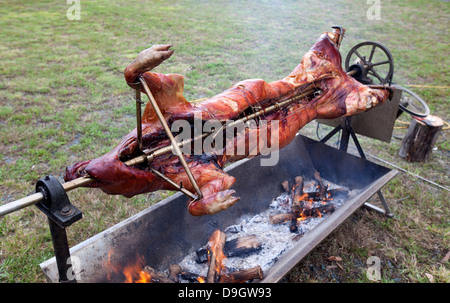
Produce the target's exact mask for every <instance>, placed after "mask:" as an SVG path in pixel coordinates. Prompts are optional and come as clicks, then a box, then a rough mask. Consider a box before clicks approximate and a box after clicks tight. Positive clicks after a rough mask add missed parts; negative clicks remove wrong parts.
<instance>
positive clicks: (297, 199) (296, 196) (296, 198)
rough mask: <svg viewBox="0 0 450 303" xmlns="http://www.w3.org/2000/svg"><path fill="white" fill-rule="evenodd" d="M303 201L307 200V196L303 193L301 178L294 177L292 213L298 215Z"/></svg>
mask: <svg viewBox="0 0 450 303" xmlns="http://www.w3.org/2000/svg"><path fill="white" fill-rule="evenodd" d="M305 199H306V200H307V199H308V194H304V193H303V177H295V183H294V186H293V188H292V193H291V200H292V205H291V209H292V211H293V212H295V213H300V212H301V211H302V209H303V205H304V200H305Z"/></svg>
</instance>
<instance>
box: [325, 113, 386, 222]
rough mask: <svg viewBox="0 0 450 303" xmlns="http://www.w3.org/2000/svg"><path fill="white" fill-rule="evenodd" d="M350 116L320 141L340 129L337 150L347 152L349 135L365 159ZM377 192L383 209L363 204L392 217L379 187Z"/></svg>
mask: <svg viewBox="0 0 450 303" xmlns="http://www.w3.org/2000/svg"><path fill="white" fill-rule="evenodd" d="M351 118H352V117H346V118H344V119H343V120H342V121H341V124H340V125H338V126H336V127H335V128H334V129H333V130H332V131H331V132H330V133H329V134H328V135H326V136H325V137H324V138H323V139H322V140H320V142H322V143H325V142H327V141H328V140H329V139H331V137H333V136H334V135H335V134H336V133H338V132H339V131H340V130H342V135H341V143H340V145H339V150H342V151H345V152H347V149H348V143H349V140H350V136H351V137H352V139H353V142H354V143H355V145H356V149H357V150H358V153H359V155H360V156H361V158H363V159H366V155H365V154H364V152H363V150H362V147H361V145H360V144H359V141H358V138H357V137H356V133H355V131H354V130H353V127H352V126H351V120H352V119H351ZM377 194H378V197H379V198H380V200H381V204H383V208H384V209H381V208H379V207H377V206H375V205H372V204H370V203H367V202H365V203H364V206H365V207H366V208H368V209H371V210H375V211H377V212H379V213H381V214H383V215H385V216H386V217H388V218H393V217H394V214H393V213H392V212H391V211H390V209H389V206H388V204H387V201H386V199H385V198H384V195H383V193H382V192H381V189H380V190H379V191H378V192H377Z"/></svg>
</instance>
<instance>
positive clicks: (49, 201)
mask: <svg viewBox="0 0 450 303" xmlns="http://www.w3.org/2000/svg"><path fill="white" fill-rule="evenodd" d="M36 191H37V192H41V193H42V194H43V196H44V200H43V201H41V202H39V203H37V204H36V206H37V207H38V208H39V209H40V210H41V211H42V212H43V213H44V214H46V215H47V217H48V224H49V227H50V233H51V235H52V241H53V250H54V252H55V258H56V265H57V268H58V274H59V282H62V283H67V282H77V281H76V280H75V279H74V274H73V272H71V268H72V262H71V259H70V251H69V243H68V242H67V234H66V227H68V226H70V225H71V224H72V223H74V222H76V221H78V220H80V219H81V218H82V213H81V211H79V210H78V209H77V208H76V207H75V206H73V205H72V204H71V203H70V201H69V198H68V196H67V194H66V191H65V189H64V188H63V187H62V185H61V183H60V182H59V181H58V180H57V179H56V178H54V177H53V176H46V177H45V178H42V179H40V180H39V181H38V182H37V183H36ZM69 273H71V275H70V276H68V274H69Z"/></svg>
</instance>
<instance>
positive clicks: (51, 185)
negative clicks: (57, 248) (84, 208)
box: [36, 175, 83, 228]
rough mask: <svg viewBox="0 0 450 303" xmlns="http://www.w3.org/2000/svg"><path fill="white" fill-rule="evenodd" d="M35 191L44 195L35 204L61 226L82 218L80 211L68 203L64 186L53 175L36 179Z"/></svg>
mask: <svg viewBox="0 0 450 303" xmlns="http://www.w3.org/2000/svg"><path fill="white" fill-rule="evenodd" d="M36 191H37V192H41V193H42V194H43V196H44V200H43V201H41V202H38V203H36V206H37V207H38V208H39V209H40V210H41V211H42V212H43V213H44V214H46V215H47V217H49V218H50V219H51V220H52V221H54V222H55V223H56V224H58V225H59V226H60V227H61V228H64V227H67V226H69V225H71V224H72V223H74V222H76V221H78V220H80V219H81V218H82V216H83V215H82V213H81V211H80V210H79V209H77V208H76V207H75V206H73V205H72V204H71V203H70V201H69V197H68V196H67V193H66V191H65V189H64V187H63V186H62V185H61V183H60V182H59V181H58V180H57V179H56V178H55V177H53V176H51V175H48V176H46V177H44V178H42V179H40V180H39V181H37V183H36Z"/></svg>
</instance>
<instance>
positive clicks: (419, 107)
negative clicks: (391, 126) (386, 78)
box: [392, 84, 430, 118]
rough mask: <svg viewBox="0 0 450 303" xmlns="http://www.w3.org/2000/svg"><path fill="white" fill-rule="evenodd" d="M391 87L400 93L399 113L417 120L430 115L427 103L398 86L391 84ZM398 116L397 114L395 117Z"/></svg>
mask: <svg viewBox="0 0 450 303" xmlns="http://www.w3.org/2000/svg"><path fill="white" fill-rule="evenodd" d="M392 86H393V87H394V88H395V89H398V90H401V91H402V96H401V98H400V103H399V104H398V107H399V108H400V110H401V111H404V112H406V113H408V114H410V115H411V116H414V117H418V118H425V117H426V116H428V115H429V114H430V108H429V107H428V105H427V103H426V102H425V101H424V100H423V99H422V98H420V97H419V96H418V95H417V94H415V93H414V92H412V91H411V90H409V89H407V88H405V87H403V86H400V85H396V84H393V85H392ZM399 114H400V113H399ZM399 114H397V116H399Z"/></svg>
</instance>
